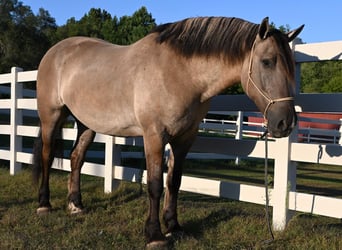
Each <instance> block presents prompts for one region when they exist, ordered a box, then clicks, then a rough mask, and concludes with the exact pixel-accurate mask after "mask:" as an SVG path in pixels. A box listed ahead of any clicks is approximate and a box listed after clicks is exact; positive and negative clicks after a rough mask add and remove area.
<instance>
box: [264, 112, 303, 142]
mask: <svg viewBox="0 0 342 250" xmlns="http://www.w3.org/2000/svg"><path fill="white" fill-rule="evenodd" d="M296 124H297V115H296V113H295V111H294V110H293V111H291V112H289V113H285V112H282V113H281V114H277V115H276V114H274V113H272V112H270V116H269V117H268V124H267V128H268V131H269V132H270V134H271V136H272V137H274V138H281V137H287V136H289V135H290V134H291V132H292V130H293V128H294V127H295V126H296Z"/></svg>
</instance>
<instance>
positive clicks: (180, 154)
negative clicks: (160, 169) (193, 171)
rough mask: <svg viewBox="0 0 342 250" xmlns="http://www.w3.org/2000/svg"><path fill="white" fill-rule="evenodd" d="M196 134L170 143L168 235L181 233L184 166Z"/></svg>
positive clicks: (165, 211)
mask: <svg viewBox="0 0 342 250" xmlns="http://www.w3.org/2000/svg"><path fill="white" fill-rule="evenodd" d="M196 134H197V129H196V130H194V133H193V134H188V135H187V136H186V137H185V138H177V139H175V140H173V141H172V142H171V143H170V145H171V149H170V157H169V160H168V164H167V166H168V173H167V180H166V191H165V197H164V208H163V220H164V223H165V226H166V228H167V234H172V233H173V232H176V231H181V226H180V225H179V223H178V218H177V199H178V192H179V188H180V185H181V180H182V171H183V168H182V164H183V162H184V159H185V157H186V154H187V153H188V151H189V149H190V147H191V145H192V143H193V141H194V138H195V136H196Z"/></svg>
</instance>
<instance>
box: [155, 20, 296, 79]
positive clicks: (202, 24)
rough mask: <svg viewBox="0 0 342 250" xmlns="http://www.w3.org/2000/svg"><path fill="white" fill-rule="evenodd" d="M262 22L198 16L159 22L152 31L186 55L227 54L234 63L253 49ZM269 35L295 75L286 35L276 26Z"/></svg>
mask: <svg viewBox="0 0 342 250" xmlns="http://www.w3.org/2000/svg"><path fill="white" fill-rule="evenodd" d="M259 26H260V25H259V24H254V23H250V22H248V21H245V20H242V19H240V18H228V17H197V18H188V19H184V20H182V21H179V22H174V23H167V24H162V25H159V26H157V27H156V28H154V29H153V30H152V31H151V33H154V32H155V33H159V34H158V36H157V38H156V42H157V43H164V42H165V43H167V44H168V45H169V46H171V47H172V48H173V49H175V50H176V51H178V52H179V53H181V54H182V55H185V56H187V57H190V56H193V55H203V56H212V55H214V56H224V57H225V58H226V59H228V60H229V61H230V62H232V63H234V62H239V61H240V62H241V61H242V60H243V59H244V58H245V56H246V53H249V52H250V51H251V48H252V46H253V43H254V40H255V38H256V35H257V33H258V30H259ZM268 35H269V36H273V37H274V39H275V40H276V43H277V44H278V47H279V50H280V54H281V55H282V58H281V59H282V60H283V63H284V67H285V70H286V72H287V74H288V75H289V76H293V75H294V66H293V59H292V55H291V50H290V49H289V47H288V40H287V37H286V35H284V34H283V33H282V32H281V31H280V30H278V29H275V28H271V29H270V31H269V34H268Z"/></svg>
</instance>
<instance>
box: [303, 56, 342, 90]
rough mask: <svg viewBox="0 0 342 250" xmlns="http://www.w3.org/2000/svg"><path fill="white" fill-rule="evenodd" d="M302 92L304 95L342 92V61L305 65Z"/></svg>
mask: <svg viewBox="0 0 342 250" xmlns="http://www.w3.org/2000/svg"><path fill="white" fill-rule="evenodd" d="M301 91H302V92H304V93H328V92H342V61H327V62H315V63H303V64H302V65H301Z"/></svg>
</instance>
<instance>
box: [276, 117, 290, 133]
mask: <svg viewBox="0 0 342 250" xmlns="http://www.w3.org/2000/svg"><path fill="white" fill-rule="evenodd" d="M277 128H278V129H279V130H280V131H285V130H287V129H288V126H287V122H286V120H281V121H280V122H279V123H278V126H277Z"/></svg>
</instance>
